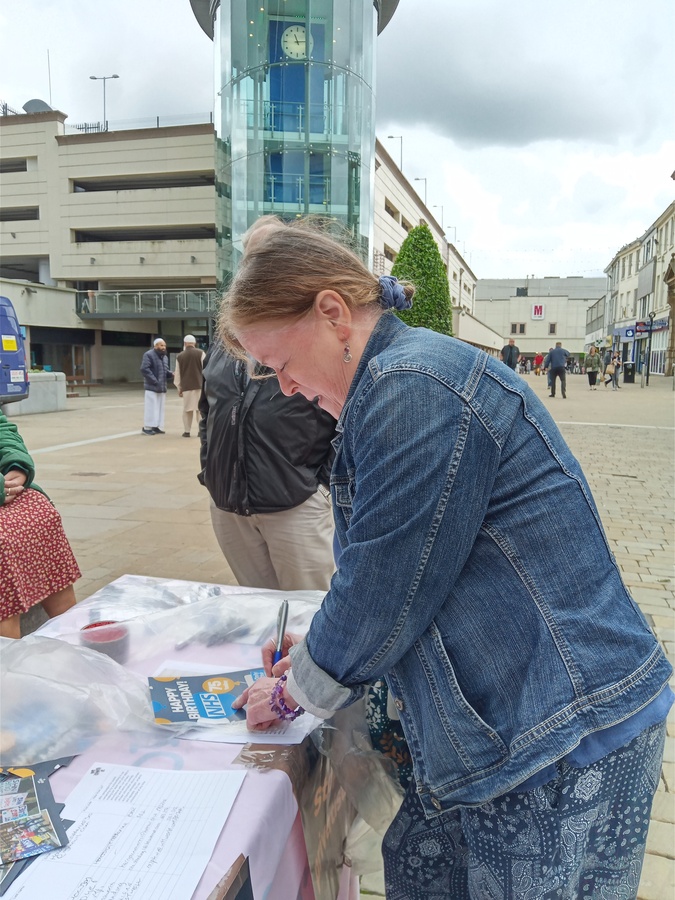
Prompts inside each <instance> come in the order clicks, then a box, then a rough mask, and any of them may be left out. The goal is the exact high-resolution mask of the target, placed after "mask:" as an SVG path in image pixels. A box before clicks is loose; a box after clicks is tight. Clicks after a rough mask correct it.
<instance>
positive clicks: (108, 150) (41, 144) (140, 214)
mask: <svg viewBox="0 0 675 900" xmlns="http://www.w3.org/2000/svg"><path fill="white" fill-rule="evenodd" d="M65 120H66V116H65V114H64V113H61V112H59V111H56V110H53V111H49V112H40V113H34V114H30V115H28V114H15V115H5V116H0V143H1V148H0V277H1V278H2V279H3V286H2V290H3V293H4V294H5V295H7V296H9V298H10V300H12V302H13V303H14V305H15V308H16V309H17V313H18V315H19V320H20V322H21V324H22V325H24V326H25V327H26V339H27V344H28V348H27V349H28V350H29V359H30V360H31V362H32V364H33V365H34V366H35V367H38V368H40V367H44V366H47V367H51V368H53V369H55V370H56V369H59V370H61V371H65V372H66V373H67V374H68V375H76V376H84V377H85V378H87V379H93V380H103V379H107V378H124V379H128V380H137V379H138V377H139V376H138V358H139V356H140V354H141V353H142V351H143V350H144V349H147V347H148V345H149V341H150V338H151V336H154V335H156V334H159V333H161V334H162V335H163V336H165V337H167V339H168V342H169V344H170V346H171V347H172V348H173V349H180V345H181V342H182V334H184V333H185V332H186V331H191V332H193V333H195V334H196V335H199V336H201V337H203V338H205V339H206V337H207V335H208V331H209V312H210V311H211V310H212V309H215V307H216V300H217V293H216V279H215V257H216V240H215V197H214V180H215V176H214V156H213V125H211V124H209V123H204V124H202V125H189V126H178V127H170V128H163V127H160V128H140V129H133V130H128V131H124V130H119V131H116V130H113V131H102V132H93V133H91V132H90V133H87V132H83V131H80V130H79V129H78V128H77V126H74V127H73V128H72V129H68V128H67V127H66V125H65ZM132 361H133V362H132Z"/></svg>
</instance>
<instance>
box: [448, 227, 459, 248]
mask: <svg viewBox="0 0 675 900" xmlns="http://www.w3.org/2000/svg"><path fill="white" fill-rule="evenodd" d="M451 228H452V230H453V232H454V235H455V236H454V237H453V239H452V242H453V244H456V243H457V228H456V227H455V226H454V225H448V228H447V230H448V231H450V229H451Z"/></svg>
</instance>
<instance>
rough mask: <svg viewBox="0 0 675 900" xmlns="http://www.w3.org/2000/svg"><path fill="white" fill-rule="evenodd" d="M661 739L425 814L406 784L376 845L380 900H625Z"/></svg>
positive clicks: (635, 878) (654, 732) (641, 844)
mask: <svg viewBox="0 0 675 900" xmlns="http://www.w3.org/2000/svg"><path fill="white" fill-rule="evenodd" d="M665 735H666V723H665V722H660V723H658V724H656V725H652V726H651V727H650V728H647V729H645V731H643V732H642V733H641V734H639V735H638V736H637V737H636V738H634V739H633V740H632V741H631V742H630V743H629V744H626V746H625V747H621V748H620V749H618V750H614V751H612V752H611V753H609V754H608V755H607V756H605V757H604V758H603V759H601V760H598V762H595V763H592V764H591V765H589V766H585V767H584V768H578V769H577V768H573V767H572V766H570V765H568V764H567V763H566V762H565V761H560V762H558V763H557V764H556V769H557V773H558V774H557V777H556V778H555V779H554V780H553V781H549V782H548V783H547V784H544V785H542V786H541V787H537V788H534V789H533V790H531V791H527V792H525V793H517V792H513V793H510V794H504V795H502V796H501V797H496V798H495V799H494V800H492V801H490V802H489V803H485V804H484V805H483V806H480V807H461V808H458V809H455V810H453V811H452V812H449V813H446V814H444V815H441V816H439V817H437V818H434V819H431V820H427V819H426V818H425V816H424V811H423V809H422V807H421V805H420V803H419V800H418V797H417V792H416V790H415V786H414V784H411V785H410V787H409V788H408V790H407V792H406V795H405V799H404V801H403V805H402V806H401V809H400V811H399V813H398V815H397V816H396V818H395V819H394V821H393V822H392V824H391V826H390V828H389V830H388V831H387V834H386V835H385V838H384V842H383V845H382V853H383V856H384V872H385V885H386V891H387V900H447V898H452V900H553V898H555V900H580V898H581V900H583V898H585V897H589V898H597V900H634V898H635V897H637V890H638V884H639V881H640V872H641V869H642V860H643V857H644V852H645V844H646V841H647V829H648V828H649V817H650V812H651V807H652V799H653V796H654V792H655V791H656V788H657V786H658V783H659V777H660V772H661V762H662V758H663V747H664V742H665Z"/></svg>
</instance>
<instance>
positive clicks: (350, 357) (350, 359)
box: [342, 341, 352, 363]
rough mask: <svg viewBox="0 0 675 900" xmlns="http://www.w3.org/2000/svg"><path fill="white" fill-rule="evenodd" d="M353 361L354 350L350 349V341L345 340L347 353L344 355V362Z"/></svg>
mask: <svg viewBox="0 0 675 900" xmlns="http://www.w3.org/2000/svg"><path fill="white" fill-rule="evenodd" d="M351 361H352V351H351V350H350V349H349V341H345V355H344V356H343V357H342V362H343V363H350V362H351Z"/></svg>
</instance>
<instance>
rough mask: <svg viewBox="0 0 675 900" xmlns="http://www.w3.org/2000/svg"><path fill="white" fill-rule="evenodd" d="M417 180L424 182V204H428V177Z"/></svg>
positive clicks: (416, 179) (417, 179)
mask: <svg viewBox="0 0 675 900" xmlns="http://www.w3.org/2000/svg"><path fill="white" fill-rule="evenodd" d="M414 180H415V181H423V182H424V205H425V206H426V205H427V180H426V178H415V179H414Z"/></svg>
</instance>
